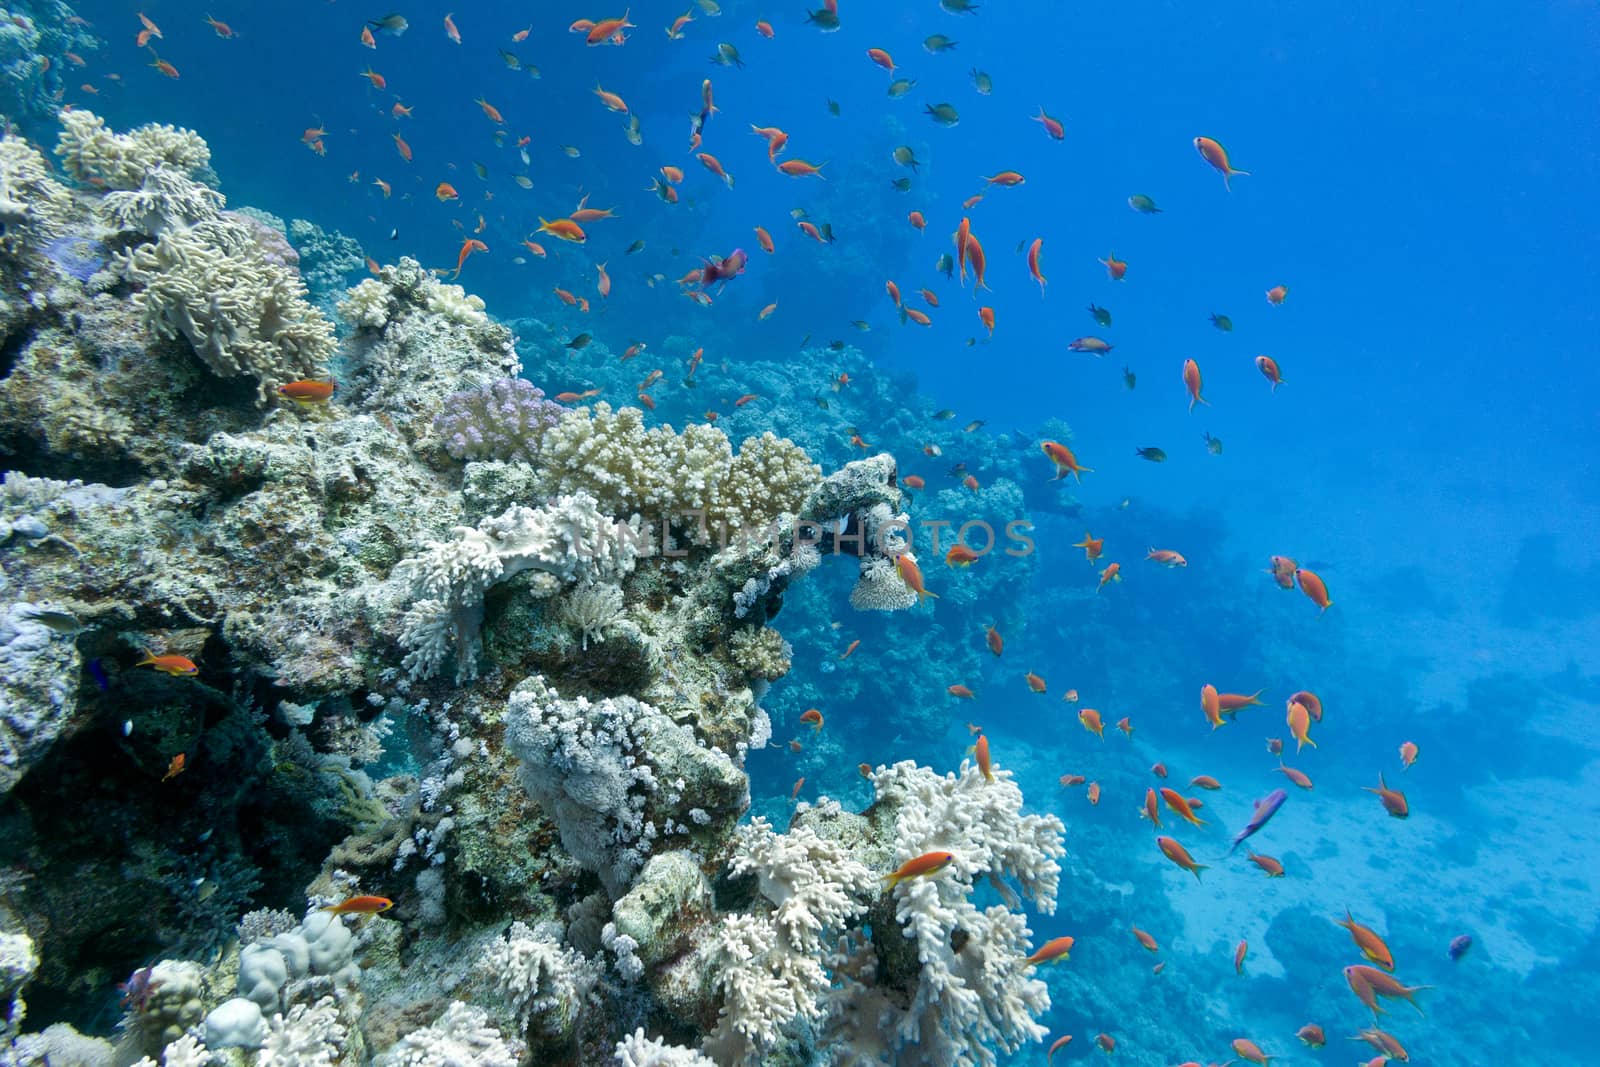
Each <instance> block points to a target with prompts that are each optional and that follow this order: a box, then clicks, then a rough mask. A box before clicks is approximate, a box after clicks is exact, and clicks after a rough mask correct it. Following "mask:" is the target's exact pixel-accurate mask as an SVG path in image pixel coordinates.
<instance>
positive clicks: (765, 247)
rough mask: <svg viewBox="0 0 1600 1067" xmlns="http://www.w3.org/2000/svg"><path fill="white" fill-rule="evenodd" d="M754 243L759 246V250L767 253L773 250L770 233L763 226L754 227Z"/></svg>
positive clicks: (769, 253)
mask: <svg viewBox="0 0 1600 1067" xmlns="http://www.w3.org/2000/svg"><path fill="white" fill-rule="evenodd" d="M756 243H757V244H759V245H760V246H761V251H763V252H766V253H767V254H768V255H771V254H772V252H773V251H774V246H773V244H772V235H771V234H770V233H768V232H767V231H766V230H765V229H764V228H763V227H760V226H757V227H756Z"/></svg>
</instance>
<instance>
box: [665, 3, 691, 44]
mask: <svg viewBox="0 0 1600 1067" xmlns="http://www.w3.org/2000/svg"><path fill="white" fill-rule="evenodd" d="M692 12H693V9H692V8H691V9H690V10H689V11H685V12H684V13H683V14H681V15H679V16H678V17H677V18H675V19H673V20H672V25H670V26H668V27H667V40H669V41H681V40H683V28H684V27H685V26H687V25H688V24H689V23H691V22H693V21H694V17H693V14H692Z"/></svg>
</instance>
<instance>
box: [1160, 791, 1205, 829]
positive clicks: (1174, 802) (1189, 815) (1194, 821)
mask: <svg viewBox="0 0 1600 1067" xmlns="http://www.w3.org/2000/svg"><path fill="white" fill-rule="evenodd" d="M1161 799H1162V800H1165V801H1166V802H1167V807H1169V808H1171V809H1172V810H1173V811H1175V812H1176V813H1177V814H1178V817H1179V818H1180V819H1182V820H1183V821H1184V822H1186V823H1189V824H1190V825H1192V826H1204V825H1205V824H1206V821H1205V820H1204V819H1202V818H1200V817H1199V816H1198V815H1196V814H1195V813H1194V809H1193V807H1192V805H1191V804H1190V803H1189V801H1187V800H1185V799H1184V798H1183V794H1181V793H1179V792H1178V791H1177V790H1175V789H1168V788H1166V787H1165V786H1163V787H1162V789H1161Z"/></svg>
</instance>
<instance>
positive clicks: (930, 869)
mask: <svg viewBox="0 0 1600 1067" xmlns="http://www.w3.org/2000/svg"><path fill="white" fill-rule="evenodd" d="M955 858H956V857H955V853H953V852H924V853H923V854H922V855H920V856H918V857H916V858H915V859H909V860H906V861H905V862H904V863H902V864H901V865H900V868H899V870H897V871H895V872H894V873H893V874H886V875H884V876H883V878H884V881H886V882H888V883H889V888H890V889H893V888H894V887H895V886H897V885H899V884H900V883H901V882H904V881H906V880H907V879H910V878H925V877H927V876H929V875H934V874H938V873H939V872H940V871H942V870H944V869H945V868H946V867H948V866H950V864H952V863H953V862H955Z"/></svg>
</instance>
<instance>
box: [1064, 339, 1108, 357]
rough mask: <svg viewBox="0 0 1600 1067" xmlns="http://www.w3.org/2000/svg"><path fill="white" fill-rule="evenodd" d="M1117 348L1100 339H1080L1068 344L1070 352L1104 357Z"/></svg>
mask: <svg viewBox="0 0 1600 1067" xmlns="http://www.w3.org/2000/svg"><path fill="white" fill-rule="evenodd" d="M1115 347H1116V346H1115V345H1113V344H1111V343H1110V342H1108V341H1105V340H1102V339H1101V338H1099V337H1079V338H1077V339H1076V340H1073V341H1069V342H1067V351H1068V352H1091V353H1093V354H1094V355H1097V356H1103V355H1105V354H1106V353H1107V352H1109V351H1111V350H1112V349H1113V348H1115Z"/></svg>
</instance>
